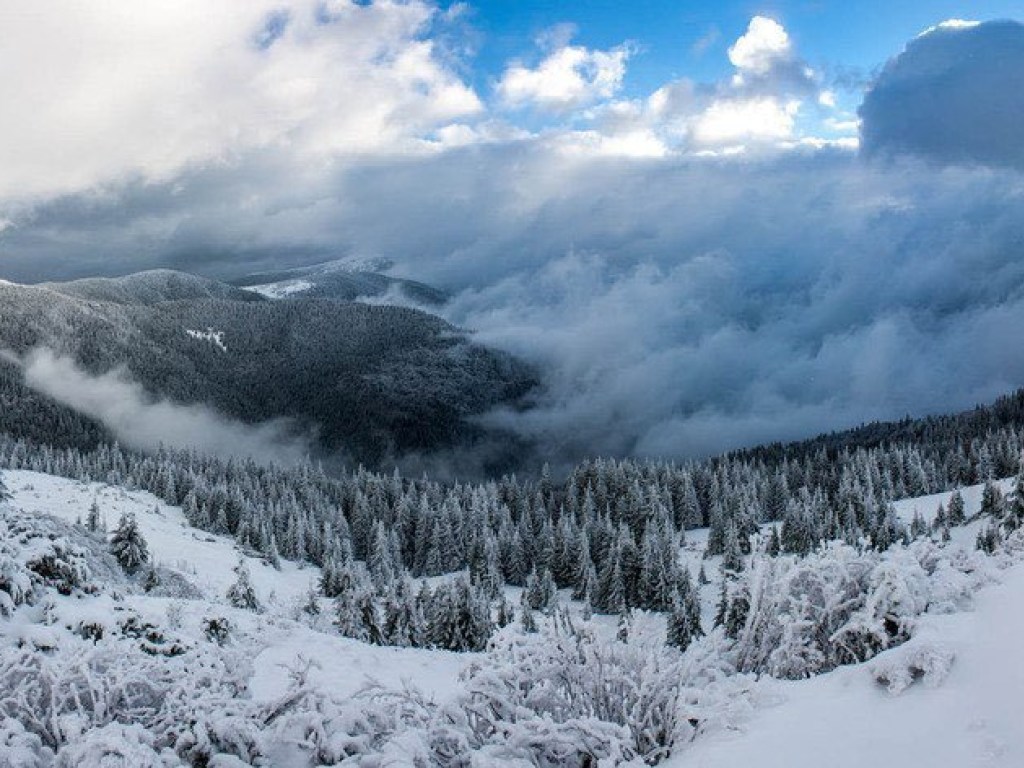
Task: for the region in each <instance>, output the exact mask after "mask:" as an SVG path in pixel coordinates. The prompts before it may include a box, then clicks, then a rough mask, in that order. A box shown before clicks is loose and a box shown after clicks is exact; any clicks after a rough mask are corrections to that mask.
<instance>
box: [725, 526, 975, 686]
mask: <svg viewBox="0 0 1024 768" xmlns="http://www.w3.org/2000/svg"><path fill="white" fill-rule="evenodd" d="M983 572H984V568H983V567H982V566H981V564H980V563H978V562H975V561H974V560H972V559H968V558H964V557H962V556H952V557H951V556H950V555H949V554H948V550H946V549H945V548H942V547H939V546H937V545H936V544H934V543H932V542H931V541H930V540H927V539H919V540H917V541H915V542H913V543H912V544H911V545H909V546H906V547H903V546H900V547H893V548H891V549H889V550H888V551H886V552H884V553H879V552H877V551H875V550H872V549H870V548H867V547H860V548H857V547H852V546H850V545H848V544H845V543H842V542H832V543H830V544H828V545H827V546H825V547H823V548H821V549H819V550H817V551H815V552H813V553H811V554H809V555H807V556H805V557H796V556H793V555H781V556H776V557H772V556H769V555H767V554H758V555H755V556H754V557H753V558H752V562H751V565H750V567H749V568H748V569H747V570H746V571H745V572H743V573H742V574H739V575H738V576H735V575H734V576H733V577H732V578H729V577H727V578H726V579H725V581H724V582H723V594H722V603H721V605H720V607H719V617H720V619H719V620H720V623H721V625H722V629H723V631H724V632H725V634H726V636H727V637H728V638H730V639H731V640H732V641H733V646H732V650H731V653H732V654H733V657H734V659H735V665H736V668H737V669H738V670H740V671H743V672H757V673H761V672H764V673H768V674H770V675H772V676H773V677H777V678H786V679H800V678H806V677H811V676H813V675H817V674H820V673H822V672H825V671H828V670H830V669H834V668H835V667H837V666H839V665H842V664H855V663H858V662H861V661H865V660H867V659H870V658H872V657H873V656H875V655H876V654H878V653H879V652H881V651H883V650H885V649H887V648H890V647H893V646H896V645H899V644H901V643H903V642H905V641H906V640H907V639H908V638H909V637H910V636H911V633H912V631H913V627H914V623H915V619H916V617H918V616H920V614H922V613H924V612H925V611H926V610H929V609H931V610H939V611H945V610H950V609H953V608H956V607H963V606H964V604H965V603H966V602H967V600H968V599H969V597H970V595H971V594H972V593H973V591H974V590H975V589H976V588H977V586H978V585H979V579H981V578H983V576H981V573H983Z"/></svg>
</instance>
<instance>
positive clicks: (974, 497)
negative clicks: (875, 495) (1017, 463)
mask: <svg viewBox="0 0 1024 768" xmlns="http://www.w3.org/2000/svg"><path fill="white" fill-rule="evenodd" d="M1013 484H1014V480H1013V478H1012V477H1011V478H1006V479H1004V480H997V481H996V485H997V486H998V488H999V490H1001V491H1002V492H1003V494H1004V495H1005V494H1008V493H1009V492H1010V491H1012V490H1013ZM984 488H985V485H984V483H982V484H979V485H969V486H965V487H963V488H961V489H959V490H960V494H961V495H962V496H963V497H964V512H965V514H966V515H967V517H971V516H972V515H976V514H977V513H978V510H980V509H981V492H982V490H983V489H984ZM953 493H954V491H945V492H943V493H933V494H931V495H930V496H918V497H917V498H913V499H902V500H900V501H897V502H896V503H895V504H894V505H893V506H895V507H896V514H897V515H898V516H899V518H900V519H901V520H902V521H903V522H905V523H909V522H910V521H911V520H912V519H913V517H914V513H915V512H916V513H920V515H921V517H923V518H924V519H925V520H926V521H927V522H931V521H932V520H934V519H935V513H936V512H937V511H938V509H939V505H940V504H941V505H942V506H944V507H948V506H949V498H950V496H952V495H953Z"/></svg>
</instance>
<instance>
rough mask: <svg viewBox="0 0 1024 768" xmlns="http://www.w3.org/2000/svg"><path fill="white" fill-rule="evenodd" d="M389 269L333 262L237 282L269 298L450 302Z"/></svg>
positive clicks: (377, 263) (372, 263)
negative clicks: (385, 271) (386, 271)
mask: <svg viewBox="0 0 1024 768" xmlns="http://www.w3.org/2000/svg"><path fill="white" fill-rule="evenodd" d="M388 266H390V265H389V264H388V263H387V262H386V261H370V262H363V261H358V260H355V261H353V260H339V261H329V262H325V263H323V264H314V265H311V266H307V267H297V268H295V269H288V270H281V271H278V272H264V273H259V274H255V275H250V276H249V277H246V278H243V279H240V280H236V281H234V282H235V284H236V285H238V286H239V287H242V288H245V289H246V290H249V291H253V292H254V293H257V294H259V295H261V296H264V297H266V298H269V299H286V298H296V297H301V298H317V299H338V300H341V301H354V300H356V299H377V300H388V299H390V300H392V302H393V303H410V302H411V303H413V304H416V305H419V306H423V307H434V306H437V305H440V304H443V303H444V301H445V300H446V299H447V296H446V295H445V293H444V292H443V291H440V290H438V289H436V288H434V287H432V286H429V285H427V284H426V283H420V282H417V281H415V280H407V279H404V278H399V277H392V276H391V275H387V274H385V273H384V272H383V271H382V270H384V269H387V268H388Z"/></svg>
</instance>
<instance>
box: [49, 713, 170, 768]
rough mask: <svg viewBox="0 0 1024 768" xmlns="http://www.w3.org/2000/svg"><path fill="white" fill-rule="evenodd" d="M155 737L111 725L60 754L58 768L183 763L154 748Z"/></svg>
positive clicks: (157, 767) (148, 767)
mask: <svg viewBox="0 0 1024 768" xmlns="http://www.w3.org/2000/svg"><path fill="white" fill-rule="evenodd" d="M153 741H154V740H153V734H151V733H150V732H149V731H147V730H146V729H144V728H142V727H141V726H139V725H122V724H121V723H110V724H108V725H104V726H101V727H99V728H93V729H92V730H89V731H86V732H85V733H83V734H82V735H81V736H80V737H79V738H77V739H75V741H74V743H72V744H69V745H68V746H67V747H65V748H64V749H62V750H61V751H60V754H59V755H58V756H57V762H56V768H174V767H176V766H181V765H182V762H181V761H180V760H179V759H178V758H177V756H176V755H175V754H174V752H172V751H171V750H170V749H167V748H165V749H163V750H160V751H159V752H158V751H157V750H156V749H154V747H153Z"/></svg>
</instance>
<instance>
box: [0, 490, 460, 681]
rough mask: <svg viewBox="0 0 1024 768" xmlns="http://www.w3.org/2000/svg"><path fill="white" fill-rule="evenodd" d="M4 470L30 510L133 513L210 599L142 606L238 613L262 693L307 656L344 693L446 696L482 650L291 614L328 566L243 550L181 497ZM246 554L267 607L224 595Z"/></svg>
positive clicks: (79, 613)
mask: <svg viewBox="0 0 1024 768" xmlns="http://www.w3.org/2000/svg"><path fill="white" fill-rule="evenodd" d="M3 478H4V482H5V483H6V484H7V486H8V488H9V489H10V491H11V493H12V496H13V498H12V501H11V504H12V506H14V507H16V508H20V509H23V510H25V511H27V512H32V513H38V514H45V515H51V516H53V517H56V518H58V519H60V520H63V521H65V522H69V523H75V522H78V521H79V520H84V519H85V518H86V515H87V514H88V509H89V506H90V505H91V504H92V502H93V500H94V499H95V500H96V501H97V503H98V505H99V508H100V514H101V515H102V516H103V517H104V518H105V519H106V523H107V527H108V529H112V528H113V527H114V526H116V525H117V521H118V519H119V518H120V516H121V515H122V514H125V513H130V514H134V515H135V517H136V520H137V522H138V524H139V529H140V530H141V531H142V535H143V537H144V538H145V539H146V543H147V544H148V546H149V551H150V555H151V557H152V560H153V562H154V564H155V565H159V566H162V567H165V568H170V569H172V570H175V571H177V572H179V573H180V574H182V575H183V576H184V577H185V578H186V579H187V580H188V581H190V582H191V583H192V584H193V585H194V586H196V587H197V588H198V589H199V590H200V591H201V592H202V593H203V595H204V596H205V598H206V599H205V600H203V601H174V600H170V599H167V598H154V597H148V596H142V595H136V596H132V597H131V598H130V599H131V602H132V604H133V607H135V608H136V609H138V610H139V611H140V612H141V613H143V614H144V615H146V616H149V617H152V618H155V619H159V620H164V618H165V616H166V614H167V611H168V608H169V606H170V605H172V604H174V603H177V604H178V605H179V606H183V607H182V610H183V613H184V614H185V616H184V621H185V623H187V624H191V625H194V627H198V624H199V621H200V620H201V618H203V617H204V616H207V615H215V614H219V615H226V616H229V617H230V620H231V621H232V623H233V624H234V625H235V626H236V627H237V628H238V630H239V631H240V632H243V633H244V634H246V635H247V639H246V642H251V643H252V644H253V646H254V653H253V657H254V665H253V666H254V669H255V673H254V676H253V678H252V680H251V682H250V690H251V693H252V695H253V697H254V698H255V699H257V700H267V701H269V700H272V699H274V698H275V697H277V696H280V695H282V693H283V692H284V691H285V690H286V689H287V686H288V682H289V674H288V669H289V667H291V666H294V664H295V663H296V662H297V661H299V660H300V659H306V660H310V661H313V662H315V664H317V665H318V669H317V671H316V673H315V675H314V676H313V680H312V682H313V684H314V685H315V686H316V687H318V688H320V689H321V690H323V691H324V692H328V693H331V694H333V695H335V696H342V697H343V696H347V695H350V694H352V693H354V692H356V691H357V690H359V689H360V688H361V687H363V686H364V685H365V684H367V683H369V682H379V683H381V684H384V685H387V686H388V687H391V688H402V687H403V686H404V685H405V684H406V683H409V684H412V685H415V686H416V687H418V688H420V689H421V690H423V691H426V692H428V693H429V694H431V695H433V696H434V697H435V698H437V699H439V700H440V699H445V698H448V697H449V696H450V695H454V693H455V692H456V691H458V690H460V687H459V683H458V678H459V672H460V671H461V670H462V668H463V667H464V666H466V665H467V664H468V663H470V661H472V660H473V659H474V658H475V655H474V654H456V653H450V652H447V651H436V650H423V649H409V648H382V647H378V646H372V645H367V644H365V643H360V642H357V641H354V640H349V639H346V638H343V637H339V636H338V635H337V634H335V633H334V632H333V630H332V628H331V626H330V619H329V616H323V615H322V616H321V624H322V629H323V630H324V631H317V630H315V629H312V628H310V627H307V626H305V625H303V624H301V623H299V622H296V621H293V620H291V619H290V618H288V617H290V616H292V615H293V614H294V613H295V608H296V606H298V605H299V604H300V603H301V602H302V601H304V600H305V598H306V596H307V594H308V592H309V588H310V586H311V584H315V583H316V582H318V581H319V578H320V569H319V568H317V567H315V566H312V565H308V564H306V565H303V566H302V567H299V566H298V565H297V564H296V563H293V562H290V561H288V560H284V559H282V560H281V570H280V571H278V570H275V569H274V568H273V567H272V566H271V565H269V564H268V563H267V562H265V561H264V560H263V559H262V558H257V557H249V556H246V555H243V553H242V552H241V551H240V550H239V548H238V547H237V545H236V544H235V542H234V540H233V539H231V538H230V537H226V536H216V535H214V534H210V533H206V532H205V531H200V530H197V529H195V528H191V527H190V526H189V525H188V524H187V523H186V521H185V516H184V514H183V512H182V510H181V508H180V507H174V506H170V505H168V504H165V503H164V502H163V501H161V500H159V499H158V498H156V497H155V496H153V495H152V494H149V493H146V492H144V491H129V490H125V489H124V488H121V487H119V486H111V485H106V484H102V483H82V482H78V481H75V480H68V479H65V478H60V477H54V476H52V475H46V474H41V473H38V472H30V471H25V470H10V471H5V472H4V473H3ZM239 557H243V558H244V559H245V561H246V564H247V565H248V567H249V572H250V574H251V576H252V582H253V585H254V586H255V588H256V592H257V595H258V597H259V599H260V601H261V602H262V603H263V604H264V606H266V609H267V614H266V615H256V614H252V613H250V612H248V611H244V610H237V609H232V608H229V607H228V606H227V604H226V601H225V600H224V595H225V593H226V592H227V589H228V587H230V586H231V584H233V583H234V581H235V579H236V575H235V573H234V570H233V569H234V567H235V566H236V565H237V563H238V559H239ZM322 608H323V609H324V612H325V613H329V610H330V607H329V604H328V602H327V601H323V603H322ZM111 610H112V608H111V604H110V602H109V599H108V598H106V597H105V596H101V597H99V598H97V599H96V600H95V601H89V602H81V601H75V602H74V603H73V604H72V605H71V606H70V607H67V608H65V612H66V613H69V614H74V615H75V617H76V618H78V619H89V618H92V619H94V620H98V621H101V622H102V619H103V617H104V616H109V615H110V611H111ZM44 629H45V628H41V627H35V626H33V625H28V626H26V627H22V628H20V629H19V630H18V631H19V632H22V633H29V632H34V633H36V634H35V635H33V638H32V639H33V641H34V642H36V643H37V645H38V643H41V642H45V641H46V640H47V638H46V637H44V636H43V635H40V634H39V633H40V632H42V631H43V630H44Z"/></svg>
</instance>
